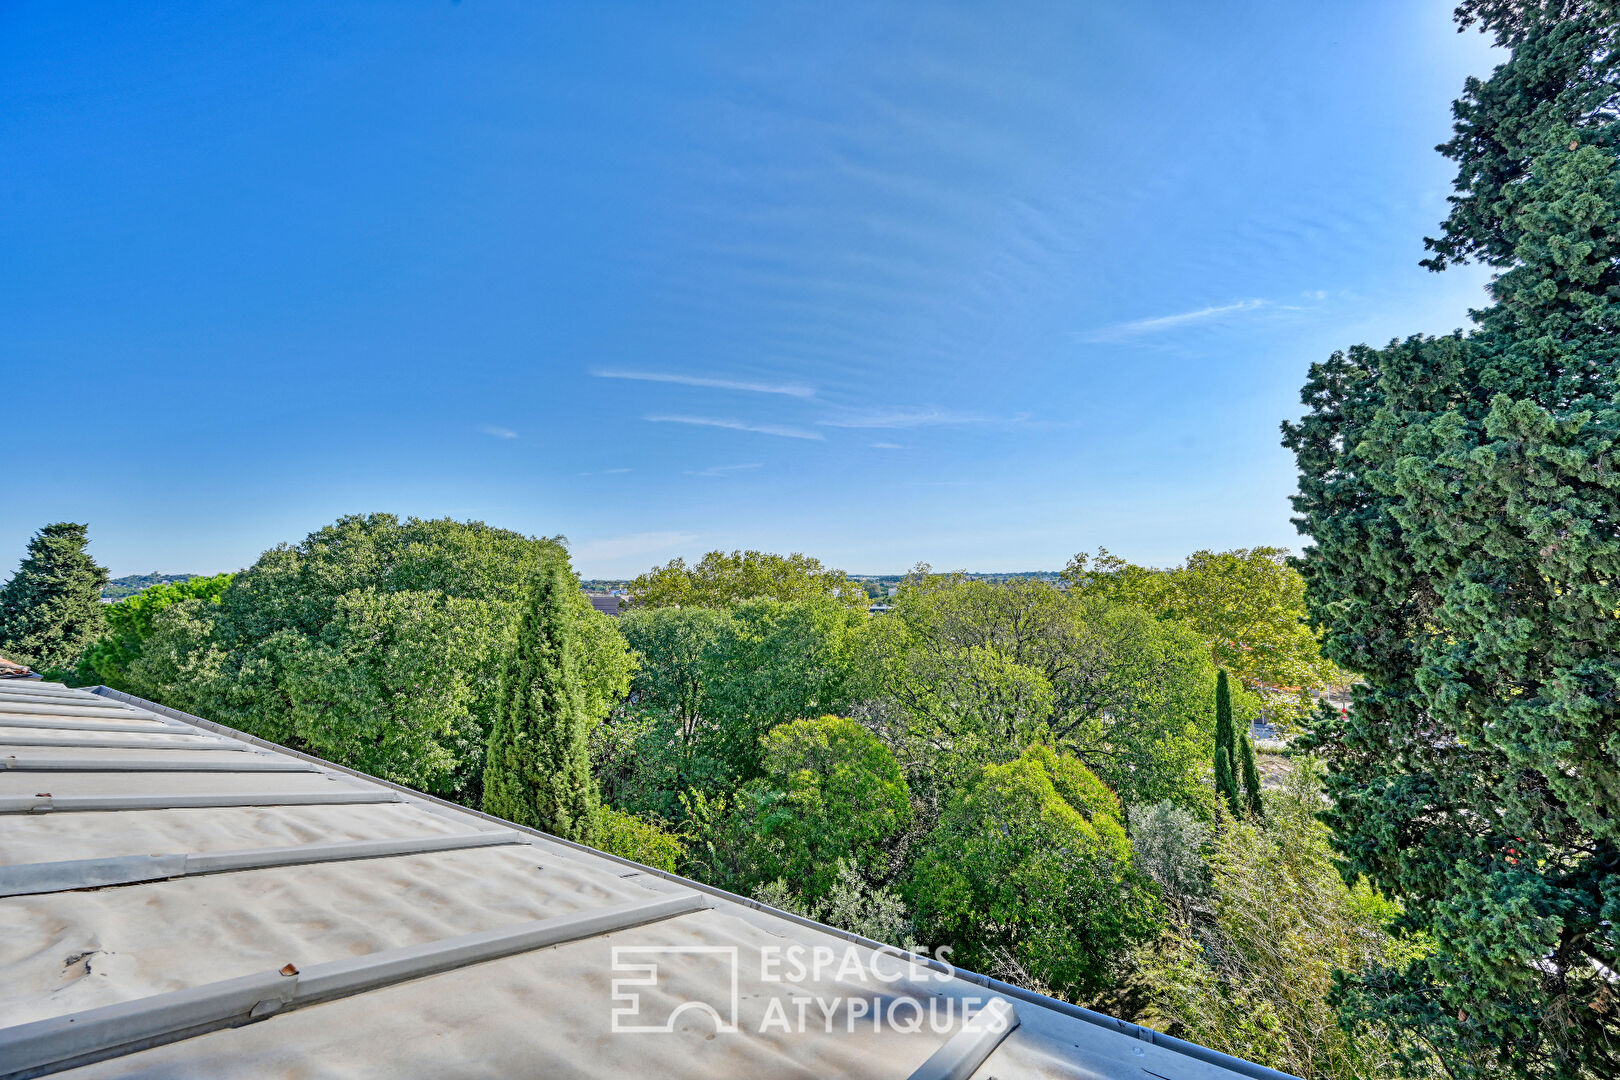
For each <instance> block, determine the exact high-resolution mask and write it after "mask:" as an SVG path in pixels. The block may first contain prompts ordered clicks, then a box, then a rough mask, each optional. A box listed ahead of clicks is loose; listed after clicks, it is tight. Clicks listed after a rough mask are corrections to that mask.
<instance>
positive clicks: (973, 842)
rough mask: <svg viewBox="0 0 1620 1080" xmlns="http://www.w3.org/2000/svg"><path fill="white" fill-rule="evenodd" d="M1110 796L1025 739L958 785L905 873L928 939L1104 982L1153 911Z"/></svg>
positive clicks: (1004, 962)
mask: <svg viewBox="0 0 1620 1080" xmlns="http://www.w3.org/2000/svg"><path fill="white" fill-rule="evenodd" d="M1121 817H1122V813H1121V810H1120V805H1119V800H1118V799H1116V798H1115V797H1114V795H1113V793H1112V792H1110V791H1109V790H1108V788H1107V787H1106V786H1105V785H1104V784H1103V783H1102V781H1101V780H1099V779H1098V778H1097V776H1096V775H1095V774H1094V773H1092V772H1091V771H1090V770H1089V769H1087V768H1086V767H1085V766H1084V765H1081V764H1080V762H1079V761H1077V760H1075V759H1074V758H1073V757H1069V756H1067V755H1062V754H1059V753H1057V752H1055V751H1053V750H1051V749H1050V748H1048V747H1039V746H1038V747H1032V748H1030V749H1029V750H1027V751H1025V753H1024V754H1023V755H1022V756H1020V757H1019V758H1018V759H1017V760H1015V761H1012V762H1008V763H1007V764H1005V765H990V766H986V767H985V769H984V770H983V772H982V773H981V774H980V777H979V780H978V782H977V783H976V784H974V785H973V786H972V787H970V788H967V789H964V790H962V791H959V792H958V793H957V794H956V795H955V796H954V797H953V798H952V799H951V801H950V803H949V804H948V805H947V807H946V809H945V812H944V814H943V815H942V816H941V818H940V822H939V825H938V827H937V828H935V830H934V831H933V833H932V834H931V835H930V836H929V838H928V841H927V843H926V845H925V846H924V849H923V851H922V853H921V854H920V855H919V857H918V859H917V861H916V864H915V866H914V867H913V870H912V873H911V877H910V879H909V881H908V882H907V884H906V895H907V897H908V899H909V900H910V901H911V903H912V906H913V908H914V910H915V912H916V917H917V925H918V933H919V935H920V937H921V938H922V939H923V941H924V942H925V943H926V944H930V945H934V946H939V945H950V946H952V948H953V952H952V954H951V959H952V962H953V963H959V964H962V965H964V966H966V967H969V968H972V969H974V970H978V971H986V970H989V971H992V972H993V973H996V972H999V973H1003V974H1009V975H1014V976H1016V977H1018V978H1020V979H1021V980H1024V981H1028V982H1034V983H1036V984H1037V985H1043V986H1046V987H1048V988H1050V989H1052V990H1054V991H1056V992H1057V993H1059V994H1063V995H1065V996H1071V997H1074V996H1079V997H1084V996H1086V995H1089V994H1093V993H1096V992H1098V991H1100V990H1102V989H1104V988H1105V987H1107V986H1109V985H1110V984H1111V983H1112V982H1113V965H1114V963H1115V962H1116V960H1117V959H1118V958H1119V956H1120V954H1121V953H1122V951H1123V950H1124V949H1126V948H1127V947H1128V946H1130V945H1132V944H1134V943H1136V942H1139V941H1141V940H1143V939H1144V938H1146V937H1147V936H1149V935H1151V934H1152V933H1153V932H1154V930H1155V928H1156V927H1157V926H1158V923H1159V919H1160V918H1161V917H1162V909H1161V907H1160V905H1159V902H1158V900H1157V899H1156V897H1155V895H1154V891H1153V887H1152V883H1151V881H1149V879H1147V878H1146V877H1145V876H1144V875H1142V874H1140V873H1138V871H1137V870H1136V869H1135V867H1134V866H1133V863H1132V853H1131V843H1130V840H1129V839H1128V838H1127V836H1126V834H1125V828H1124V826H1123V825H1122V824H1121Z"/></svg>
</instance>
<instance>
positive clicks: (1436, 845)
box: [1285, 0, 1620, 1080]
mask: <svg viewBox="0 0 1620 1080" xmlns="http://www.w3.org/2000/svg"><path fill="white" fill-rule="evenodd" d="M1458 14H1459V17H1460V18H1461V20H1462V21H1463V23H1464V25H1465V26H1466V25H1468V24H1469V23H1471V22H1477V23H1478V24H1479V25H1480V26H1481V28H1482V29H1484V30H1486V31H1487V32H1489V33H1491V34H1493V35H1494V37H1495V39H1496V42H1497V44H1498V45H1500V46H1502V47H1504V48H1506V49H1509V50H1511V52H1510V54H1509V56H1508V59H1507V60H1506V62H1504V63H1503V64H1501V65H1500V66H1499V67H1497V68H1496V69H1495V70H1494V72H1493V73H1492V74H1491V75H1490V77H1489V78H1488V79H1484V80H1479V79H1470V80H1469V81H1468V83H1467V85H1466V87H1465V89H1464V92H1463V95H1462V97H1461V98H1459V99H1458V100H1457V101H1456V103H1455V104H1454V106H1453V115H1454V116H1455V118H1456V123H1455V126H1454V129H1453V130H1454V132H1455V137H1454V138H1453V139H1452V140H1451V141H1450V142H1448V143H1446V144H1445V145H1444V146H1442V147H1441V148H1440V149H1441V151H1442V153H1444V154H1445V155H1446V156H1447V157H1449V158H1451V159H1452V160H1453V161H1455V162H1456V163H1457V167H1458V168H1457V178H1456V182H1455V188H1456V194H1455V195H1454V196H1453V197H1452V199H1451V204H1452V210H1451V213H1450V215H1449V217H1448V218H1447V220H1446V221H1445V223H1444V225H1443V227H1442V231H1441V235H1440V236H1439V237H1438V238H1435V239H1432V240H1430V241H1428V244H1429V247H1430V249H1431V251H1432V252H1433V254H1432V255H1431V257H1430V258H1429V260H1428V261H1427V263H1426V265H1428V266H1429V267H1430V268H1431V269H1434V270H1441V269H1444V268H1445V267H1446V266H1447V265H1449V264H1451V263H1455V262H1463V261H1470V260H1473V261H1478V262H1482V263H1485V264H1486V265H1488V266H1490V267H1492V268H1494V270H1495V276H1494V278H1493V279H1492V282H1491V286H1490V292H1491V301H1492V303H1491V304H1490V305H1489V306H1488V307H1486V308H1484V309H1483V310H1480V311H1477V312H1475V313H1474V319H1475V322H1476V324H1477V326H1476V328H1475V329H1474V330H1472V331H1470V332H1467V333H1464V332H1462V331H1458V332H1457V333H1455V334H1453V335H1451V336H1448V337H1443V338H1425V337H1421V336H1416V337H1411V338H1408V339H1406V340H1404V341H1398V342H1394V343H1391V344H1390V345H1388V346H1386V347H1385V348H1382V349H1378V348H1369V347H1366V346H1360V347H1357V348H1353V349H1350V350H1348V351H1347V352H1344V353H1338V354H1335V355H1334V356H1333V357H1331V358H1330V359H1329V360H1327V361H1326V362H1324V363H1321V364H1318V365H1315V366H1313V368H1312V370H1311V375H1310V379H1309V381H1308V382H1307V384H1306V386H1305V389H1304V391H1303V394H1302V400H1303V401H1304V403H1305V405H1306V408H1307V412H1306V415H1305V417H1304V419H1303V420H1302V421H1301V422H1300V423H1298V424H1291V425H1287V426H1286V427H1285V442H1286V444H1287V445H1288V446H1289V447H1290V448H1291V449H1292V450H1293V451H1294V453H1295V456H1296V459H1297V460H1298V463H1299V469H1300V480H1299V494H1298V495H1297V496H1296V498H1295V500H1294V504H1295V508H1296V509H1297V510H1298V511H1299V513H1300V517H1299V519H1298V522H1299V525H1300V528H1301V530H1302V531H1303V532H1305V533H1307V534H1308V535H1309V536H1310V537H1311V538H1312V541H1313V542H1312V544H1311V545H1310V546H1309V547H1307V548H1306V550H1305V553H1304V556H1303V558H1302V560H1301V562H1300V570H1301V572H1302V573H1303V574H1304V575H1305V578H1306V582H1307V601H1308V605H1309V608H1310V612H1311V615H1312V618H1313V621H1314V622H1315V623H1316V625H1317V626H1319V627H1321V628H1322V629H1323V630H1324V631H1325V649H1324V651H1325V652H1326V653H1327V654H1328V655H1329V656H1330V657H1331V658H1332V659H1334V660H1335V661H1337V662H1339V663H1340V664H1342V665H1343V666H1345V667H1346V668H1349V669H1350V670H1353V671H1355V672H1357V673H1359V674H1360V675H1361V676H1362V678H1363V679H1364V682H1363V683H1362V684H1361V685H1358V686H1357V687H1356V690H1355V697H1354V702H1353V705H1352V707H1351V708H1350V709H1349V710H1348V714H1347V715H1341V713H1340V712H1339V710H1328V709H1324V710H1323V711H1322V713H1321V714H1320V717H1319V719H1318V721H1317V722H1316V725H1315V726H1314V728H1313V731H1312V733H1311V735H1310V743H1311V744H1312V746H1313V748H1314V749H1315V750H1316V752H1317V753H1318V754H1319V755H1320V756H1321V757H1322V759H1323V760H1324V761H1325V762H1326V764H1327V766H1328V775H1327V790H1328V795H1329V797H1330V800H1331V804H1330V807H1329V809H1328V811H1327V813H1326V815H1325V817H1326V820H1327V822H1328V823H1329V824H1330V825H1331V826H1332V828H1333V830H1334V834H1335V843H1336V845H1337V846H1338V848H1339V851H1340V853H1341V854H1342V855H1343V856H1344V860H1345V864H1346V869H1347V870H1348V871H1349V872H1351V873H1357V874H1363V875H1366V877H1367V878H1368V879H1369V880H1370V881H1371V883H1372V884H1374V885H1375V886H1377V887H1378V888H1379V889H1381V890H1383V891H1384V892H1385V893H1386V894H1388V895H1390V896H1391V897H1392V898H1393V899H1395V900H1397V901H1398V902H1399V903H1400V904H1401V908H1402V914H1401V916H1400V920H1399V923H1398V927H1399V928H1400V929H1401V930H1403V931H1407V932H1413V933H1422V934H1423V935H1424V943H1425V947H1424V948H1423V949H1422V950H1421V951H1415V952H1414V953H1412V954H1409V955H1407V956H1405V957H1403V958H1398V959H1397V958H1393V957H1392V958H1391V961H1390V963H1389V965H1388V966H1383V967H1375V968H1373V969H1372V970H1370V971H1369V972H1367V973H1365V974H1364V975H1363V976H1362V978H1360V979H1359V980H1352V981H1348V982H1346V983H1345V984H1344V985H1343V988H1342V992H1341V996H1340V998H1339V1000H1340V1002H1341V1006H1342V1009H1343V1012H1344V1015H1345V1019H1346V1020H1347V1021H1350V1022H1354V1021H1356V1020H1358V1019H1366V1020H1372V1021H1375V1022H1377V1023H1380V1024H1383V1025H1389V1026H1393V1027H1394V1028H1395V1029H1397V1030H1400V1029H1405V1031H1406V1032H1407V1033H1408V1035H1409V1036H1410V1038H1409V1039H1407V1040H1406V1042H1407V1045H1408V1047H1410V1048H1412V1052H1413V1053H1421V1052H1422V1050H1423V1049H1424V1048H1426V1049H1427V1050H1428V1051H1429V1058H1428V1060H1427V1061H1425V1062H1423V1063H1422V1064H1423V1065H1430V1066H1433V1065H1443V1067H1444V1070H1445V1072H1446V1073H1447V1074H1448V1075H1449V1076H1452V1077H1455V1078H1459V1080H1460V1078H1468V1077H1485V1076H1523V1077H1548V1078H1551V1077H1560V1078H1561V1077H1571V1078H1577V1077H1599V1076H1602V1077H1609V1076H1620V987H1617V985H1616V983H1615V981H1614V976H1613V974H1612V973H1613V972H1614V971H1616V970H1620V936H1617V934H1616V932H1615V927H1616V926H1617V925H1620V813H1617V812H1616V808H1617V806H1620V753H1617V751H1616V747H1617V746H1620V619H1617V618H1616V617H1615V613H1616V611H1617V610H1620V479H1617V477H1620V474H1617V472H1616V464H1615V463H1616V460H1617V455H1620V123H1617V120H1616V112H1615V103H1616V101H1617V100H1620V20H1617V18H1616V14H1615V7H1614V5H1612V4H1609V3H1596V2H1590V0H1540V2H1535V0H1513V2H1507V0H1464V2H1463V4H1462V6H1461V7H1460V8H1459V9H1458Z"/></svg>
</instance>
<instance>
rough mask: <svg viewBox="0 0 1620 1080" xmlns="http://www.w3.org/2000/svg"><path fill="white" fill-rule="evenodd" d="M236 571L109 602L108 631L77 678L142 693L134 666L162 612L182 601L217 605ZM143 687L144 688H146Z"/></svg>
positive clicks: (87, 655)
mask: <svg viewBox="0 0 1620 1080" xmlns="http://www.w3.org/2000/svg"><path fill="white" fill-rule="evenodd" d="M234 577H235V575H234V574H215V575H214V576H213V577H193V578H187V579H185V580H184V581H176V582H160V583H158V584H156V585H149V586H147V587H146V588H145V589H142V590H141V591H140V592H137V593H134V594H132V595H130V596H128V597H125V598H124V599H122V600H119V601H117V602H116V603H112V604H107V605H105V610H106V617H107V632H106V633H105V634H103V635H102V636H101V637H100V638H98V639H97V640H96V641H95V643H94V644H92V645H91V646H90V647H89V648H88V649H86V650H85V651H84V655H83V656H82V657H80V658H79V666H78V671H77V672H76V681H77V682H78V683H79V685H81V686H85V685H89V684H91V683H100V684H102V685H103V686H110V687H112V688H113V689H115V690H124V691H127V692H130V693H139V692H140V691H139V690H138V689H137V688H136V686H135V684H134V683H132V682H131V679H130V673H129V669H130V665H132V664H134V663H135V662H136V661H137V660H138V659H139V658H140V655H141V648H142V646H144V645H145V643H146V640H147V639H148V638H150V637H151V636H152V634H153V631H154V629H155V625H156V621H157V615H158V612H160V611H162V610H163V609H164V608H167V607H168V606H170V605H171V604H177V603H179V602H180V601H182V600H193V599H195V600H201V601H204V602H206V603H210V604H216V603H218V602H219V598H220V597H221V596H222V595H224V593H225V589H226V588H227V587H228V586H229V585H230V583H231V579H232V578H234ZM141 689H144V687H142V688H141Z"/></svg>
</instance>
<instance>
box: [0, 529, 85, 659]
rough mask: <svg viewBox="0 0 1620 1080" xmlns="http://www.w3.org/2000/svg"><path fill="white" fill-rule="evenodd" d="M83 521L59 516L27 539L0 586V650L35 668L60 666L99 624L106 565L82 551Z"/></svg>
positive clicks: (73, 656) (74, 655)
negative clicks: (15, 566) (19, 559)
mask: <svg viewBox="0 0 1620 1080" xmlns="http://www.w3.org/2000/svg"><path fill="white" fill-rule="evenodd" d="M88 528H89V527H88V526H86V525H79V524H75V523H73V522H67V521H61V522H57V523H56V524H54V525H47V526H45V527H44V528H43V529H41V530H39V532H37V533H35V534H34V538H33V539H32V540H30V541H29V542H28V554H27V556H26V557H24V559H23V561H22V565H21V566H20V567H19V568H18V569H17V572H16V573H15V574H13V575H12V577H11V580H10V581H8V582H6V584H5V585H4V586H0V652H3V653H5V654H6V655H7V656H9V657H10V658H11V659H14V660H17V661H20V662H22V663H26V664H30V665H32V666H33V667H35V668H39V669H45V668H65V667H70V666H72V665H73V664H75V663H77V662H78V659H79V654H81V653H82V652H84V650H85V648H86V647H88V646H89V645H90V643H91V642H93V641H95V640H96V638H97V637H98V636H99V635H100V634H101V631H102V628H103V626H104V625H105V618H104V616H103V612H102V610H101V587H102V586H103V585H105V584H107V571H106V570H105V569H104V568H103V567H101V566H100V565H99V564H97V562H96V561H95V560H94V559H92V558H91V557H90V555H89V553H87V552H86V551H85V545H86V544H88V543H89V542H90V541H89V537H88V535H87V533H88Z"/></svg>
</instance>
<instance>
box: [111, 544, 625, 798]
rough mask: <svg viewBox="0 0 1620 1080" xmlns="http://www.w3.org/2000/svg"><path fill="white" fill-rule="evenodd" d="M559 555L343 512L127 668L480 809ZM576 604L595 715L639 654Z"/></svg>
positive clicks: (164, 693) (275, 733)
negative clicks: (516, 675) (525, 615)
mask: <svg viewBox="0 0 1620 1080" xmlns="http://www.w3.org/2000/svg"><path fill="white" fill-rule="evenodd" d="M554 558H566V554H565V552H564V551H563V549H562V547H561V545H560V544H559V543H558V542H556V541H552V540H536V539H533V538H531V537H525V536H522V535H520V534H518V533H513V532H508V531H506V530H504V529H494V528H490V527H489V526H487V525H483V524H480V523H461V522H454V521H419V520H416V519H407V520H404V521H401V520H400V519H398V518H395V517H393V516H392V515H388V514H374V515H370V516H366V517H346V518H342V519H340V520H339V521H337V522H334V523H333V524H331V525H329V526H326V527H325V528H322V529H319V530H317V531H316V532H314V533H311V534H310V535H309V536H308V537H307V538H306V539H305V540H303V541H302V542H301V543H299V544H297V545H283V546H280V547H276V548H272V549H271V550H269V551H267V552H265V553H264V554H263V555H262V556H261V557H260V558H259V560H258V562H256V563H255V564H254V565H253V566H252V567H250V568H249V569H247V570H245V571H243V572H242V573H240V574H238V575H236V577H235V579H234V580H232V581H231V583H230V585H229V586H228V587H227V588H226V589H225V591H224V593H223V594H222V595H221V596H220V598H219V601H218V603H206V602H203V601H198V600H186V601H181V602H179V603H175V604H172V605H170V606H169V607H168V608H166V609H164V610H163V611H161V612H159V613H158V614H157V616H156V618H155V619H154V620H153V630H152V634H151V636H150V637H148V638H147V640H146V641H145V642H144V644H143V645H142V649H141V656H140V658H139V659H137V660H136V661H135V662H134V663H132V664H131V665H130V670H129V675H130V677H131V681H132V682H133V683H135V684H136V685H137V686H139V687H140V688H141V689H137V690H136V692H137V693H141V692H143V691H145V692H147V695H148V696H155V697H157V698H158V699H159V700H162V701H164V702H165V703H166V704H169V705H173V706H175V707H177V708H181V709H186V710H188V711H191V712H196V713H199V714H201V715H205V716H209V717H211V718H213V719H216V720H219V721H221V722H223V723H226V724H230V725H232V726H234V727H238V728H242V729H244V730H247V731H251V732H253V733H254V734H256V735H261V736H263V737H265V738H269V739H273V740H275V741H277V742H280V743H284V744H288V745H292V746H295V747H298V748H302V749H307V750H309V751H310V752H312V753H315V754H317V755H319V756H321V757H325V758H329V759H332V760H336V761H341V762H343V763H344V764H347V765H351V766H353V767H355V768H359V769H363V770H365V771H367V772H370V773H373V774H375V775H378V776H381V777H383V778H385V779H388V780H393V781H396V782H399V783H405V784H410V785H412V786H414V787H419V788H422V789H424V790H427V791H431V792H434V793H437V794H450V795H456V796H458V797H462V798H466V799H469V800H471V801H473V802H474V803H476V802H477V801H478V793H479V790H480V789H479V785H480V783H481V777H482V773H483V764H484V747H485V745H486V743H487V741H488V736H489V731H490V726H491V724H492V721H493V717H494V710H495V704H496V701H497V697H498V691H499V672H500V670H501V667H502V664H501V658H502V657H504V656H505V655H506V652H507V650H508V649H509V648H510V646H511V644H512V641H513V635H514V633H515V630H516V627H517V622H518V618H519V615H520V614H521V612H522V609H523V606H524V604H525V602H526V601H527V599H528V589H529V585H530V583H531V582H533V581H534V579H535V575H536V573H537V572H538V570H539V568H540V566H541V565H542V563H544V562H545V561H547V560H549V559H554ZM569 602H570V603H571V605H572V607H573V610H574V615H575V618H576V620H577V631H578V635H577V636H578V638H579V642H578V645H579V648H580V652H581V657H582V659H581V661H580V667H581V670H582V671H584V672H585V673H586V674H585V679H584V686H583V688H582V694H583V697H584V702H585V710H586V714H587V716H588V717H590V718H591V719H592V721H593V722H594V721H596V720H598V719H599V718H600V717H602V716H604V715H605V714H606V713H607V711H608V709H609V708H610V707H611V706H612V705H613V704H614V703H616V702H618V701H619V700H620V699H621V698H622V697H623V696H624V692H625V688H626V686H627V685H628V682H629V676H630V671H631V666H632V661H631V658H630V656H629V653H628V650H627V649H626V648H625V645H624V642H623V639H622V638H621V637H620V636H619V635H618V634H617V633H616V632H615V631H614V629H613V627H612V625H611V624H610V623H609V621H608V618H607V617H606V616H603V615H600V614H598V613H597V612H595V611H594V610H592V609H591V606H590V602H589V601H588V600H587V599H586V598H585V596H584V595H583V593H581V592H580V591H579V590H578V589H574V590H573V591H572V593H571V594H570V596H569Z"/></svg>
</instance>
